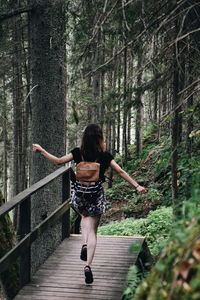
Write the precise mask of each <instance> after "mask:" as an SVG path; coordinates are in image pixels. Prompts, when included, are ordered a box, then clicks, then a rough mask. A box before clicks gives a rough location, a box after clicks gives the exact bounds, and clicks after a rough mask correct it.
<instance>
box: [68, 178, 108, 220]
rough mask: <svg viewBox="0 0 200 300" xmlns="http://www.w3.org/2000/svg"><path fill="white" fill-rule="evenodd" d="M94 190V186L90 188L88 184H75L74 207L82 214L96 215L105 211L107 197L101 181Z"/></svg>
mask: <svg viewBox="0 0 200 300" xmlns="http://www.w3.org/2000/svg"><path fill="white" fill-rule="evenodd" d="M94 191H95V189H94V187H92V188H91V189H90V188H88V186H83V185H79V184H75V189H74V193H73V196H72V207H73V209H74V210H75V211H77V212H78V213H79V214H80V215H83V216H91V217H94V216H98V215H101V214H103V213H104V212H105V201H106V198H105V195H104V190H103V187H102V186H101V184H100V183H99V186H98V187H96V191H95V192H94Z"/></svg>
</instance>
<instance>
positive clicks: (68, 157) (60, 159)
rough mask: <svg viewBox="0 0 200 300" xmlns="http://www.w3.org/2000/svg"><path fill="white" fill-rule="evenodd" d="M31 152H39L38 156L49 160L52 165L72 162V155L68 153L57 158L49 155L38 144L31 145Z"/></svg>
mask: <svg viewBox="0 0 200 300" xmlns="http://www.w3.org/2000/svg"><path fill="white" fill-rule="evenodd" d="M33 151H34V152H39V153H40V154H42V155H43V156H44V157H46V158H47V159H49V160H50V161H51V162H53V163H54V164H57V165H59V164H64V163H67V162H69V161H71V160H73V155H72V153H69V154H67V155H64V156H62V157H57V156H55V155H52V154H50V153H49V152H47V151H46V150H45V149H44V148H42V147H41V146H40V145H39V144H33Z"/></svg>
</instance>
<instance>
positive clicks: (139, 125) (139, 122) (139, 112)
mask: <svg viewBox="0 0 200 300" xmlns="http://www.w3.org/2000/svg"><path fill="white" fill-rule="evenodd" d="M142 59H143V54H142V49H140V51H139V52H138V67H137V70H138V76H137V91H136V96H135V97H136V124H135V138H136V154H137V155H139V154H140V152H141V151H142V137H143V113H144V111H143V103H142V91H141V84H142V69H141V67H142Z"/></svg>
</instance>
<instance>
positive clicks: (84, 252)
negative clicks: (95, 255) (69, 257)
mask: <svg viewBox="0 0 200 300" xmlns="http://www.w3.org/2000/svg"><path fill="white" fill-rule="evenodd" d="M80 259H81V260H84V261H87V245H86V244H84V245H83V246H82V248H81V255H80Z"/></svg>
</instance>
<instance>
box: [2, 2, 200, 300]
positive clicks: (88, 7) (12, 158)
mask: <svg viewBox="0 0 200 300" xmlns="http://www.w3.org/2000/svg"><path fill="white" fill-rule="evenodd" d="M0 8H1V11H0V65H1V68H0V108H1V114H0V116H1V117H0V161H1V164H0V190H1V196H0V205H2V204H3V203H5V202H8V201H9V200H10V199H12V197H13V196H15V195H17V194H18V193H20V192H21V191H23V190H24V189H26V188H27V187H29V186H30V185H31V184H33V183H35V182H37V181H38V180H40V179H41V178H44V177H45V176H46V175H48V174H50V173H51V172H53V171H54V170H55V169H56V168H57V166H54V165H53V164H51V163H50V162H48V161H46V160H44V159H43V158H42V157H41V156H39V155H33V153H32V143H38V144H40V145H42V147H44V148H45V149H47V150H48V151H49V152H50V153H52V154H54V155H57V156H62V155H65V154H66V153H69V152H70V151H71V150H72V149H73V148H74V147H76V146H77V145H79V143H80V139H81V136H82V132H83V130H84V128H85V126H86V125H88V124H89V123H97V124H99V125H100V126H101V127H102V128H103V132H104V139H105V144H106V149H107V150H108V151H109V152H111V153H112V154H113V155H114V157H115V159H116V161H117V162H118V163H119V164H120V165H121V166H122V167H123V168H124V169H125V170H126V171H127V172H128V173H129V174H130V175H131V176H132V177H133V178H135V179H136V180H137V181H138V182H139V183H140V184H141V185H143V186H145V187H146V188H147V189H148V193H147V194H145V195H138V194H137V193H136V192H135V191H133V189H132V188H131V187H130V185H128V184H124V182H122V181H121V180H120V179H119V178H118V177H117V176H116V175H115V174H113V172H112V171H111V170H108V174H107V175H108V177H109V178H112V181H111V180H108V182H107V183H105V190H106V197H107V211H106V213H105V215H104V216H103V218H102V220H101V226H100V228H99V233H100V234H108V235H109V234H111V235H135V234H140V235H144V236H146V237H147V243H148V246H149V248H150V250H151V253H152V256H153V260H154V265H153V267H152V268H148V266H147V268H146V269H145V271H144V272H141V271H139V270H138V269H137V268H136V267H135V266H133V267H132V268H131V269H130V272H129V274H128V277H127V281H128V285H127V289H126V290H125V291H124V299H125V300H131V299H132V300H142V299H147V300H163V299H167V300H176V299H177V300H182V299H183V300H187V299H188V300H192V299H194V300H198V299H200V283H199V278H200V218H199V212H200V207H199V198H200V184H199V183H200V101H199V91H200V76H199V75H200V2H199V1H198V0H154V1H153V0H74V1H69V0H55V1H53V0H15V1H14V0H0ZM44 193H45V194H46V195H49V194H48V193H50V192H49V190H46V191H45V192H44ZM51 193H53V199H52V200H50V201H48V203H47V202H46V200H43V198H44V197H43V196H44V195H43V194H41V195H37V196H36V199H35V201H34V203H35V204H34V205H33V207H32V212H31V213H32V217H31V218H32V221H31V222H32V226H34V225H35V224H38V222H39V221H40V216H39V215H38V213H37V209H38V208H39V209H41V211H42V213H41V214H42V216H43V217H44V216H45V214H46V213H48V212H49V211H51V210H52V207H54V205H55V204H54V203H56V201H59V200H58V198H59V193H60V192H59V182H58V183H57V184H56V185H53V186H52V191H51ZM19 214H20V213H19V211H18V210H17V209H16V210H15V212H14V213H13V215H12V216H10V219H9V220H8V223H9V225H8V224H7V226H9V228H10V230H11V233H10V235H9V236H10V239H11V240H10V241H7V240H6V232H5V231H6V229H5V230H4V227H3V221H1V220H0V228H1V232H0V257H2V256H3V255H4V254H5V248H6V249H7V248H9V247H10V246H11V244H12V245H14V244H15V243H16V239H17V231H18V223H19ZM73 218H74V215H73V213H72V216H71V219H72V220H73ZM116 221H117V222H116ZM2 228H3V230H2ZM35 248H37V247H35ZM34 251H36V252H37V251H39V249H35V250H34ZM35 268H37V266H36V267H35ZM15 275H16V276H17V274H15ZM0 279H1V290H2V293H4V296H5V294H7V298H6V299H12V296H9V293H10V295H12V294H13V293H14V292H10V289H14V288H15V287H13V286H12V287H10V286H9V287H8V288H6V287H5V286H6V284H7V283H6V279H5V278H0ZM0 297H1V294H0ZM2 297H3V296H2Z"/></svg>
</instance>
